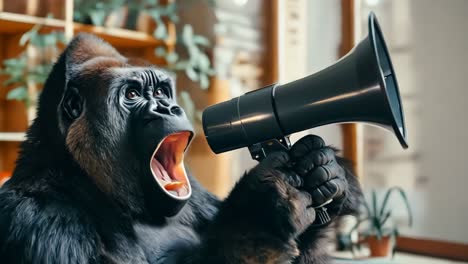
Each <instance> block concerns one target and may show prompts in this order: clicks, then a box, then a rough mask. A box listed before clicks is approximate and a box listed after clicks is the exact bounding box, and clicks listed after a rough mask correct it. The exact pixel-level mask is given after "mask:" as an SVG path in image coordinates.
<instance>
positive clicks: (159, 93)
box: [154, 88, 166, 97]
mask: <svg viewBox="0 0 468 264" xmlns="http://www.w3.org/2000/svg"><path fill="white" fill-rule="evenodd" d="M154 96H155V97H165V96H166V93H165V92H164V90H163V89H162V88H157V89H156V90H154Z"/></svg>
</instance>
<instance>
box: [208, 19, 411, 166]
mask: <svg viewBox="0 0 468 264" xmlns="http://www.w3.org/2000/svg"><path fill="white" fill-rule="evenodd" d="M344 122H365V123H371V124H374V125H377V126H380V127H383V128H386V129H388V130H390V131H393V133H394V134H395V135H396V137H397V138H398V140H399V142H400V144H401V146H402V147H403V148H407V147H408V144H407V141H406V128H405V120H404V116H403V109H402V104H401V99H400V94H399V90H398V83H397V79H396V76H395V72H394V70H393V66H392V62H391V60H390V55H389V53H388V50H387V47H386V45H385V41H384V38H383V35H382V31H381V29H380V26H379V24H378V22H377V19H376V17H375V15H374V14H373V13H371V14H370V15H369V35H368V36H367V37H366V38H365V39H363V40H362V41H361V42H360V43H359V44H358V45H357V46H356V47H354V49H353V50H352V51H350V52H349V53H348V54H347V55H346V56H345V57H343V58H342V59H340V60H339V61H338V62H337V63H335V64H334V65H332V66H330V67H328V68H326V69H324V70H322V71H320V72H317V73H315V74H313V75H310V76H307V77H305V78H302V79H299V80H297V81H294V82H290V83H286V84H283V85H271V86H267V87H264V88H262V89H259V90H255V91H252V92H249V93H246V94H244V95H242V96H239V97H236V98H233V99H231V100H229V101H226V102H222V103H219V104H216V105H213V106H210V107H208V108H207V109H206V110H205V111H204V112H203V129H204V131H205V136H206V139H207V141H208V144H209V145H210V147H211V149H212V150H213V151H214V152H215V153H221V152H225V151H229V150H233V149H237V148H242V147H249V149H250V151H251V154H252V156H253V158H255V159H261V158H262V157H264V156H265V155H266V154H267V152H268V151H267V148H268V146H275V144H271V142H272V140H279V141H280V143H281V145H282V146H284V147H286V148H288V147H289V142H287V141H288V140H287V139H288V138H287V136H288V135H290V134H293V133H296V132H299V131H303V130H306V129H310V128H313V127H317V126H321V125H326V124H331V123H344ZM265 143H268V144H265Z"/></svg>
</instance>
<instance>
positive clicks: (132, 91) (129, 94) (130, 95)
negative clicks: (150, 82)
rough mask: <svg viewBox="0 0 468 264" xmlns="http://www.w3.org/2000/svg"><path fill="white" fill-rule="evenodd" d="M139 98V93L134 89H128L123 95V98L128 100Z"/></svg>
mask: <svg viewBox="0 0 468 264" xmlns="http://www.w3.org/2000/svg"><path fill="white" fill-rule="evenodd" d="M139 96H140V93H138V91H137V90H136V89H128V90H127V91H126V93H125V97H127V98H128V99H135V98H137V97H139Z"/></svg>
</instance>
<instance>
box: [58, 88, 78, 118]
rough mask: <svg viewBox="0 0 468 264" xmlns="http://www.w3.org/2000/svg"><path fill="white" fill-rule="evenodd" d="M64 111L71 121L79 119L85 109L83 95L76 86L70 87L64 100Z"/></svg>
mask: <svg viewBox="0 0 468 264" xmlns="http://www.w3.org/2000/svg"><path fill="white" fill-rule="evenodd" d="M62 108H63V112H64V113H65V116H66V117H67V119H68V120H69V121H73V120H75V119H77V118H78V117H79V116H80V115H81V112H82V111H83V97H82V96H81V95H80V93H79V92H78V89H77V88H76V87H68V88H67V90H66V92H65V95H64V97H63V102H62Z"/></svg>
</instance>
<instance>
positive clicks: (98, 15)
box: [89, 3, 107, 26]
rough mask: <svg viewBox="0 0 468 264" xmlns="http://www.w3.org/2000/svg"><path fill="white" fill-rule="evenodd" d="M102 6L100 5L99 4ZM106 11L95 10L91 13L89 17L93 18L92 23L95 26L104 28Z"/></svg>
mask: <svg viewBox="0 0 468 264" xmlns="http://www.w3.org/2000/svg"><path fill="white" fill-rule="evenodd" d="M98 4H100V3H98ZM106 15H107V14H106V11H104V10H98V9H96V10H93V11H91V12H89V17H90V18H91V22H92V23H93V25H95V26H103V25H104V20H105V19H106Z"/></svg>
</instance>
